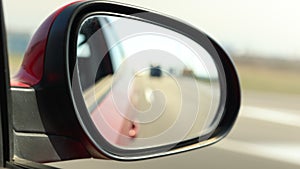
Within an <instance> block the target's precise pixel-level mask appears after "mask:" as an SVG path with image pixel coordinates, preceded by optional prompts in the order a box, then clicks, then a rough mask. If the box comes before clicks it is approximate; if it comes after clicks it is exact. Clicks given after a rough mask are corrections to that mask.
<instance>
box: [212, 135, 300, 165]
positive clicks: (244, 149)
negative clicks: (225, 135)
mask: <svg viewBox="0 0 300 169" xmlns="http://www.w3.org/2000/svg"><path fill="white" fill-rule="evenodd" d="M214 147H216V148H220V149H224V150H227V151H232V152H237V153H242V154H249V155H253V156H255V157H263V158H267V159H272V160H276V161H282V162H288V163H292V164H296V165H300V160H299V159H300V143H299V144H296V143H295V144H291V143H285V142H282V143H272V142H266V143H265V144H255V143H248V142H243V141H236V140H232V139H224V140H223V141H221V142H220V143H217V144H216V145H214Z"/></svg>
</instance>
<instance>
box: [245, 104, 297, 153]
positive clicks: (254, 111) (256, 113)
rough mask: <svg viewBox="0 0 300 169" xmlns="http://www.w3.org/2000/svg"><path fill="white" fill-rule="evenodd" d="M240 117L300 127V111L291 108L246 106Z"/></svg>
mask: <svg viewBox="0 0 300 169" xmlns="http://www.w3.org/2000/svg"><path fill="white" fill-rule="evenodd" d="M240 117H245V118H251V119H256V120H263V121H267V122H272V123H278V124H282V125H287V126H293V127H300V112H299V113H298V112H294V111H290V110H271V109H266V108H260V107H252V106H244V107H242V108H241V110H240ZM299 154H300V152H299Z"/></svg>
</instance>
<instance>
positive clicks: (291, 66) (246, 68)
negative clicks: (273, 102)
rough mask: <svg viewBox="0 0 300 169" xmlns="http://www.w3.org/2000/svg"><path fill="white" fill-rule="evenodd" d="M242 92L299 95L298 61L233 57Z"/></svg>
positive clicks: (299, 76) (299, 68)
mask: <svg viewBox="0 0 300 169" xmlns="http://www.w3.org/2000/svg"><path fill="white" fill-rule="evenodd" d="M234 62H235V65H236V68H237V70H238V73H239V78H240V82H241V86H242V89H243V90H251V91H258V92H272V93H279V94H280V93H283V94H300V61H299V60H298V61H297V60H284V59H279V58H262V57H253V56H241V57H234Z"/></svg>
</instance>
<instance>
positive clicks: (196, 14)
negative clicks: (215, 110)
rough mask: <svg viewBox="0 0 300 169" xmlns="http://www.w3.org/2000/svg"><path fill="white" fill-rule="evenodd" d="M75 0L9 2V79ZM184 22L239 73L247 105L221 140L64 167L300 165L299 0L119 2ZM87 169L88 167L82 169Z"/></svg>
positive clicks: (141, 0)
mask: <svg viewBox="0 0 300 169" xmlns="http://www.w3.org/2000/svg"><path fill="white" fill-rule="evenodd" d="M68 2H71V1H70V0H55V1H53V0H43V1H41V0H27V1H21V0H9V1H8V0H4V2H3V3H4V12H5V20H6V26H7V34H8V47H9V63H10V73H11V77H12V76H13V75H14V74H15V73H16V72H17V70H18V68H19V66H20V63H21V61H22V57H23V55H24V52H25V50H26V47H27V45H28V42H29V41H30V38H31V36H32V35H33V33H34V32H35V30H36V29H37V28H38V26H39V25H40V24H41V23H42V21H43V20H44V19H45V18H46V17H47V16H49V15H50V14H51V13H52V12H53V11H54V10H55V9H58V8H59V7H60V6H62V5H64V4H66V3H68ZM119 2H124V3H129V4H133V5H137V6H141V7H145V8H149V9H153V10H155V11H159V12H161V13H165V14H167V15H171V16H172V17H176V18H179V19H181V20H184V22H187V23H189V24H191V25H193V26H195V27H197V28H199V29H200V30H202V31H204V32H206V33H208V34H209V35H210V36H212V37H213V38H214V39H216V40H217V41H218V42H219V43H220V44H221V45H222V46H223V47H224V48H225V49H226V50H227V51H228V52H229V54H230V55H231V57H232V59H233V60H234V62H235V65H236V68H237V71H238V73H239V76H240V82H241V86H242V107H241V111H240V114H239V117H238V120H237V122H236V124H235V126H234V128H233V130H232V131H231V133H230V134H229V136H228V137H226V138H225V139H224V140H222V141H221V142H219V143H217V144H215V145H213V146H211V147H207V148H204V149H200V150H196V151H192V152H188V153H183V154H179V155H174V156H170V157H164V158H159V159H152V160H146V161H139V162H130V163H124V162H114V161H103V160H75V161H71V162H70V161H69V162H58V163H52V164H50V165H54V166H59V167H65V168H74V167H78V168H83V167H85V166H88V167H92V168H98V167H103V168H140V167H141V166H143V167H146V168H158V167H172V168H183V167H185V168H201V167H203V168H229V167H230V168H254V167H256V168H299V167H300V160H299V159H300V76H299V73H300V66H299V65H300V48H299V41H300V24H299V21H298V20H299V18H300V11H299V6H300V2H299V1H297V0H284V1H283V0H281V1H276V0H275V1H274V0H265V1H260V0H252V1H240V0H226V1H217V0H185V1H172V0H164V1H159V0H151V1H146V0H119ZM85 168H87V167H85Z"/></svg>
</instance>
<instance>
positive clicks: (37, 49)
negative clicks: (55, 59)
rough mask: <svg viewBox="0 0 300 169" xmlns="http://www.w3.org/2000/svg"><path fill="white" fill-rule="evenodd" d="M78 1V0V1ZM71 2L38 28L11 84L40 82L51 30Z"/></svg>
mask: <svg viewBox="0 0 300 169" xmlns="http://www.w3.org/2000/svg"><path fill="white" fill-rule="evenodd" d="M76 2H78V1H76ZM76 2H73V3H70V4H68V5H65V6H63V7H61V8H60V9H58V10H57V11H55V12H54V13H53V14H52V15H50V16H49V17H48V18H47V19H46V20H45V21H44V22H43V23H42V25H41V26H40V27H39V28H38V30H37V31H36V33H35V34H34V36H33V37H32V39H31V41H30V43H29V46H28V47H27V49H26V52H25V56H24V59H23V62H22V65H21V68H20V70H19V72H18V73H17V74H16V75H15V76H14V77H13V79H12V80H11V82H10V85H11V86H13V87H30V86H34V85H36V84H38V83H39V82H40V80H41V79H42V76H43V70H44V58H45V50H46V45H47V40H48V35H49V31H50V29H51V26H52V24H53V22H54V20H55V19H56V17H57V16H58V15H59V14H60V13H61V12H62V11H63V10H64V9H65V8H67V7H68V6H70V5H72V4H74V3H76Z"/></svg>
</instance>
